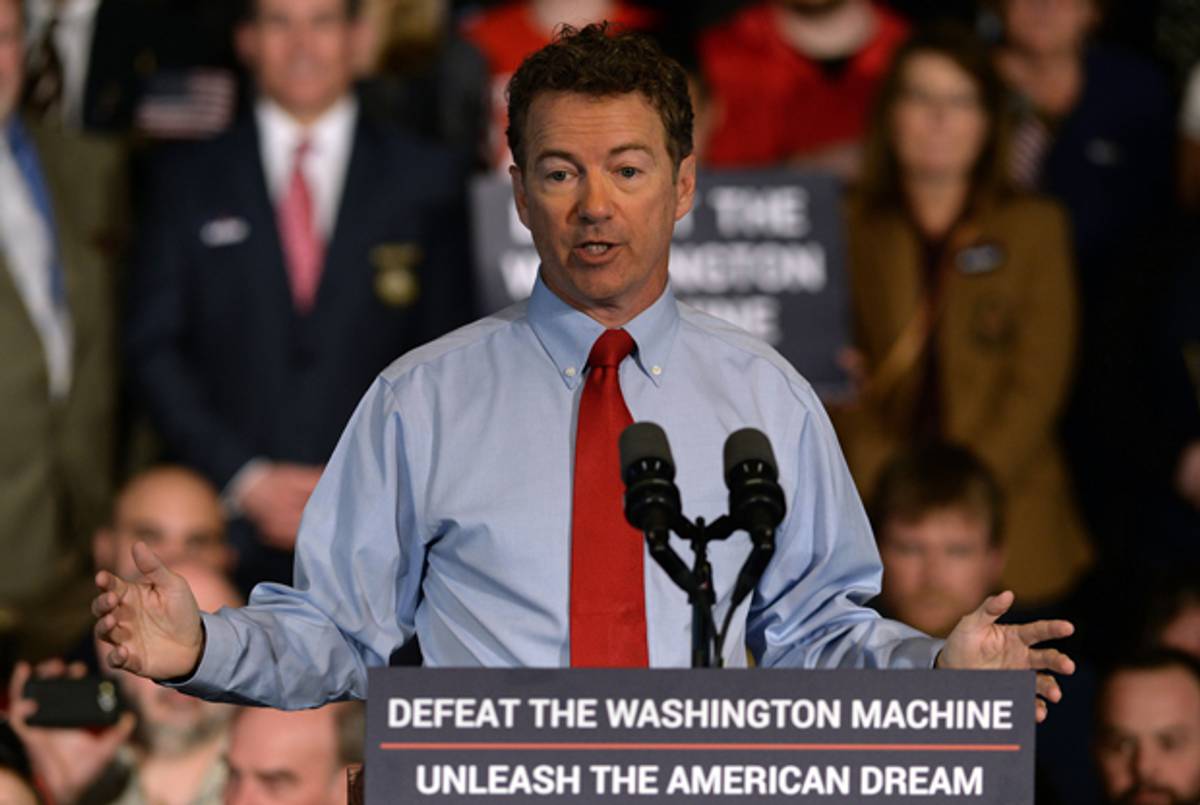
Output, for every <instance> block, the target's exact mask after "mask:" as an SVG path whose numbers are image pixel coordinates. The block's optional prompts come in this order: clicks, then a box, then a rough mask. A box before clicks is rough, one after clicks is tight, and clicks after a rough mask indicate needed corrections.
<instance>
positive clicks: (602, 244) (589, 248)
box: [575, 240, 616, 257]
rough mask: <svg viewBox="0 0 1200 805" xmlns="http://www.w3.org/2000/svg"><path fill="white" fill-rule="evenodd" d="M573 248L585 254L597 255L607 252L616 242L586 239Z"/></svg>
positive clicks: (614, 246)
mask: <svg viewBox="0 0 1200 805" xmlns="http://www.w3.org/2000/svg"><path fill="white" fill-rule="evenodd" d="M575 248H577V249H579V250H580V251H583V252H585V253H586V254H589V255H592V256H594V257H599V256H601V255H604V254H608V252H609V250H610V249H613V248H616V244H615V243H609V242H607V241H602V240H587V241H584V242H583V243H580V244H579V245H578V246H576V247H575Z"/></svg>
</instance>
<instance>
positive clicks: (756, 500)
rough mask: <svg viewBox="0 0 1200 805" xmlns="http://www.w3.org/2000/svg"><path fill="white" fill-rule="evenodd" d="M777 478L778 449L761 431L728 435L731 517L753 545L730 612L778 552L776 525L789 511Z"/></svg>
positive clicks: (727, 479) (726, 481)
mask: <svg viewBox="0 0 1200 805" xmlns="http://www.w3.org/2000/svg"><path fill="white" fill-rule="evenodd" d="M778 479H779V469H778V467H777V466H776V464H775V451H773V450H772V449H771V442H770V441H769V440H768V439H767V437H766V435H765V434H763V432H762V431H760V430H755V429H754V428H742V429H741V430H738V431H735V432H733V433H731V434H729V438H728V439H726V440H725V485H726V486H727V487H729V517H730V519H731V520H733V522H734V525H735V526H736V527H737V528H741V529H744V530H745V531H746V532H747V533H748V534H749V535H750V542H751V544H752V546H753V547H752V548H751V552H750V556H749V558H748V559H747V560H746V563H745V564H744V565H742V569H741V571H740V572H739V573H738V577H737V582H736V583H735V584H734V587H733V597H732V602H731V603H730V606H729V614H730V615H732V614H733V610H734V609H736V608H737V606H738V604H740V603H741V602H742V601H743V600H744V599H745V597H746V596H747V595H749V594H750V592H751V591H752V590H753V589H754V586H755V585H756V584H758V580H759V579H760V578H762V574H763V571H764V570H766V568H767V564H768V563H770V561H771V557H772V556H774V554H775V527H776V526H778V525H779V524H780V523H781V522H783V517H784V515H785V514H786V513H787V504H786V503H785V502H784V497H783V489H782V488H781V487H780V486H779V481H778ZM726 620H727V621H728V618H727V619H726Z"/></svg>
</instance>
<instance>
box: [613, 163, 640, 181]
mask: <svg viewBox="0 0 1200 805" xmlns="http://www.w3.org/2000/svg"><path fill="white" fill-rule="evenodd" d="M617 173H618V174H620V176H621V178H623V179H632V178H633V177H635V176H637V175H638V174H639V173H641V171H640V170H638V169H637V168H632V167H629V166H628V165H626V166H625V167H624V168H618V169H617Z"/></svg>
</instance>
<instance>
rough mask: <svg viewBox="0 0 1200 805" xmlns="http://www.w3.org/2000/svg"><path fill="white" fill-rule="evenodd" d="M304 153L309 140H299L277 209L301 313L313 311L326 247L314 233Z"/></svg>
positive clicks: (293, 289)
mask: <svg viewBox="0 0 1200 805" xmlns="http://www.w3.org/2000/svg"><path fill="white" fill-rule="evenodd" d="M307 154H308V140H301V142H300V144H299V145H297V146H296V154H295V157H294V158H293V160H292V175H291V178H290V179H289V180H288V186H287V193H286V194H285V195H284V197H283V201H282V203H281V204H280V205H279V210H278V218H279V237H280V241H281V242H282V244H283V254H284V258H285V259H286V262H287V269H288V281H289V282H290V284H291V286H292V303H293V304H294V305H295V306H296V311H297V312H299V313H301V314H305V313H308V312H309V311H311V310H312V307H313V302H314V301H315V300H316V298H317V283H318V282H320V279H321V262H322V260H324V258H325V256H324V251H325V247H324V245H323V244H322V243H321V236H320V234H318V232H317V222H316V214H315V211H314V205H313V197H312V193H311V192H310V191H309V188H308V180H307V179H306V178H305V177H304V170H303V165H304V157H305V156H306V155H307Z"/></svg>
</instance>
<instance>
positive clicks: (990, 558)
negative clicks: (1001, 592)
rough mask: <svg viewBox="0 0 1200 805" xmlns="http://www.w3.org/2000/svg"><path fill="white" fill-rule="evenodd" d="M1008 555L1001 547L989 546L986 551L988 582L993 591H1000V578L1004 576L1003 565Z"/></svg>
mask: <svg viewBox="0 0 1200 805" xmlns="http://www.w3.org/2000/svg"><path fill="white" fill-rule="evenodd" d="M1007 560H1008V555H1007V554H1006V553H1005V552H1004V546H1003V545H996V544H993V545H989V546H988V551H987V563H988V581H989V582H991V584H990V586H991V588H992V589H993V590H998V589H1000V577H1001V576H1003V575H1004V564H1005V562H1006V561H1007Z"/></svg>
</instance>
